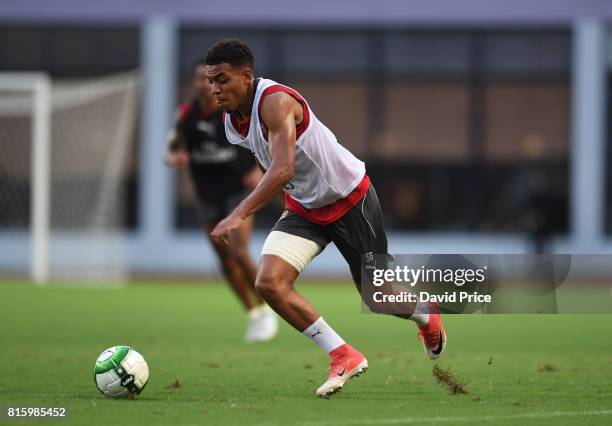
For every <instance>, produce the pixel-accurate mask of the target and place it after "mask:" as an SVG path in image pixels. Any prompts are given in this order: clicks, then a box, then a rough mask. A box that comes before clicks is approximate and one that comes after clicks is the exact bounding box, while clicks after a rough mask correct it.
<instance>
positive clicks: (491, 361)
mask: <svg viewBox="0 0 612 426" xmlns="http://www.w3.org/2000/svg"><path fill="white" fill-rule="evenodd" d="M491 364H493V357H492V356H490V357H489V362H487V365H491Z"/></svg>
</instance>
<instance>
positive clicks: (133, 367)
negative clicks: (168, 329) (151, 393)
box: [94, 346, 149, 398]
mask: <svg viewBox="0 0 612 426" xmlns="http://www.w3.org/2000/svg"><path fill="white" fill-rule="evenodd" d="M148 380H149V366H148V365H147V362H146V361H145V359H144V358H143V357H142V355H140V354H139V353H138V352H136V351H135V350H134V349H132V348H130V347H129V346H113V347H112V348H108V349H107V350H105V351H104V352H102V353H101V354H100V356H99V357H98V359H97V360H96V366H95V368H94V381H95V382H96V386H97V387H98V389H99V390H100V392H102V393H103V394H104V395H106V396H109V397H111V398H124V397H127V396H133V395H138V394H139V393H140V392H142V390H143V389H144V388H145V386H146V384H147V381H148Z"/></svg>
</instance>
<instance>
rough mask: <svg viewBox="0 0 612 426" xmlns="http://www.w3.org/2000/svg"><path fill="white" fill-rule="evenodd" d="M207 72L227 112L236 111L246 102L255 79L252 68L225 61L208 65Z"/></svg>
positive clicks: (214, 93)
mask: <svg viewBox="0 0 612 426" xmlns="http://www.w3.org/2000/svg"><path fill="white" fill-rule="evenodd" d="M205 73H206V77H207V78H208V81H209V82H210V84H211V85H212V94H213V96H214V97H215V100H216V101H217V103H218V104H219V105H221V107H222V108H223V109H224V110H225V111H226V112H234V111H236V110H237V109H238V108H239V107H240V106H241V105H243V104H244V103H245V102H246V100H247V94H248V89H249V85H250V84H251V83H252V81H253V70H252V69H250V68H248V67H233V66H231V65H230V64H226V63H223V64H218V65H206V66H205Z"/></svg>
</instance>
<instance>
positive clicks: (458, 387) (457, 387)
mask: <svg viewBox="0 0 612 426" xmlns="http://www.w3.org/2000/svg"><path fill="white" fill-rule="evenodd" d="M431 373H432V374H433V376H434V377H435V378H436V381H437V382H438V383H439V384H441V385H443V386H446V387H447V388H448V390H449V391H450V392H451V393H452V394H453V395H460V394H466V393H468V391H467V390H466V389H465V387H464V384H463V383H461V381H459V379H458V378H457V377H455V375H454V374H453V373H452V372H451V370H450V368H447V369H446V370H445V369H443V368H442V367H440V366H439V365H438V364H434V366H433V370H432V371H431Z"/></svg>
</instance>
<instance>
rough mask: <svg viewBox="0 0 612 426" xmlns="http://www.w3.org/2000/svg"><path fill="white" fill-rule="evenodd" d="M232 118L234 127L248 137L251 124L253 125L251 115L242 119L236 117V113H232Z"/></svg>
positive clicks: (241, 134) (244, 136)
mask: <svg viewBox="0 0 612 426" xmlns="http://www.w3.org/2000/svg"><path fill="white" fill-rule="evenodd" d="M230 120H231V122H232V126H234V129H236V130H237V131H238V133H240V136H242V137H243V138H246V137H247V136H248V135H249V126H250V125H251V117H244V118H243V119H242V120H241V119H239V118H238V117H236V114H230Z"/></svg>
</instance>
